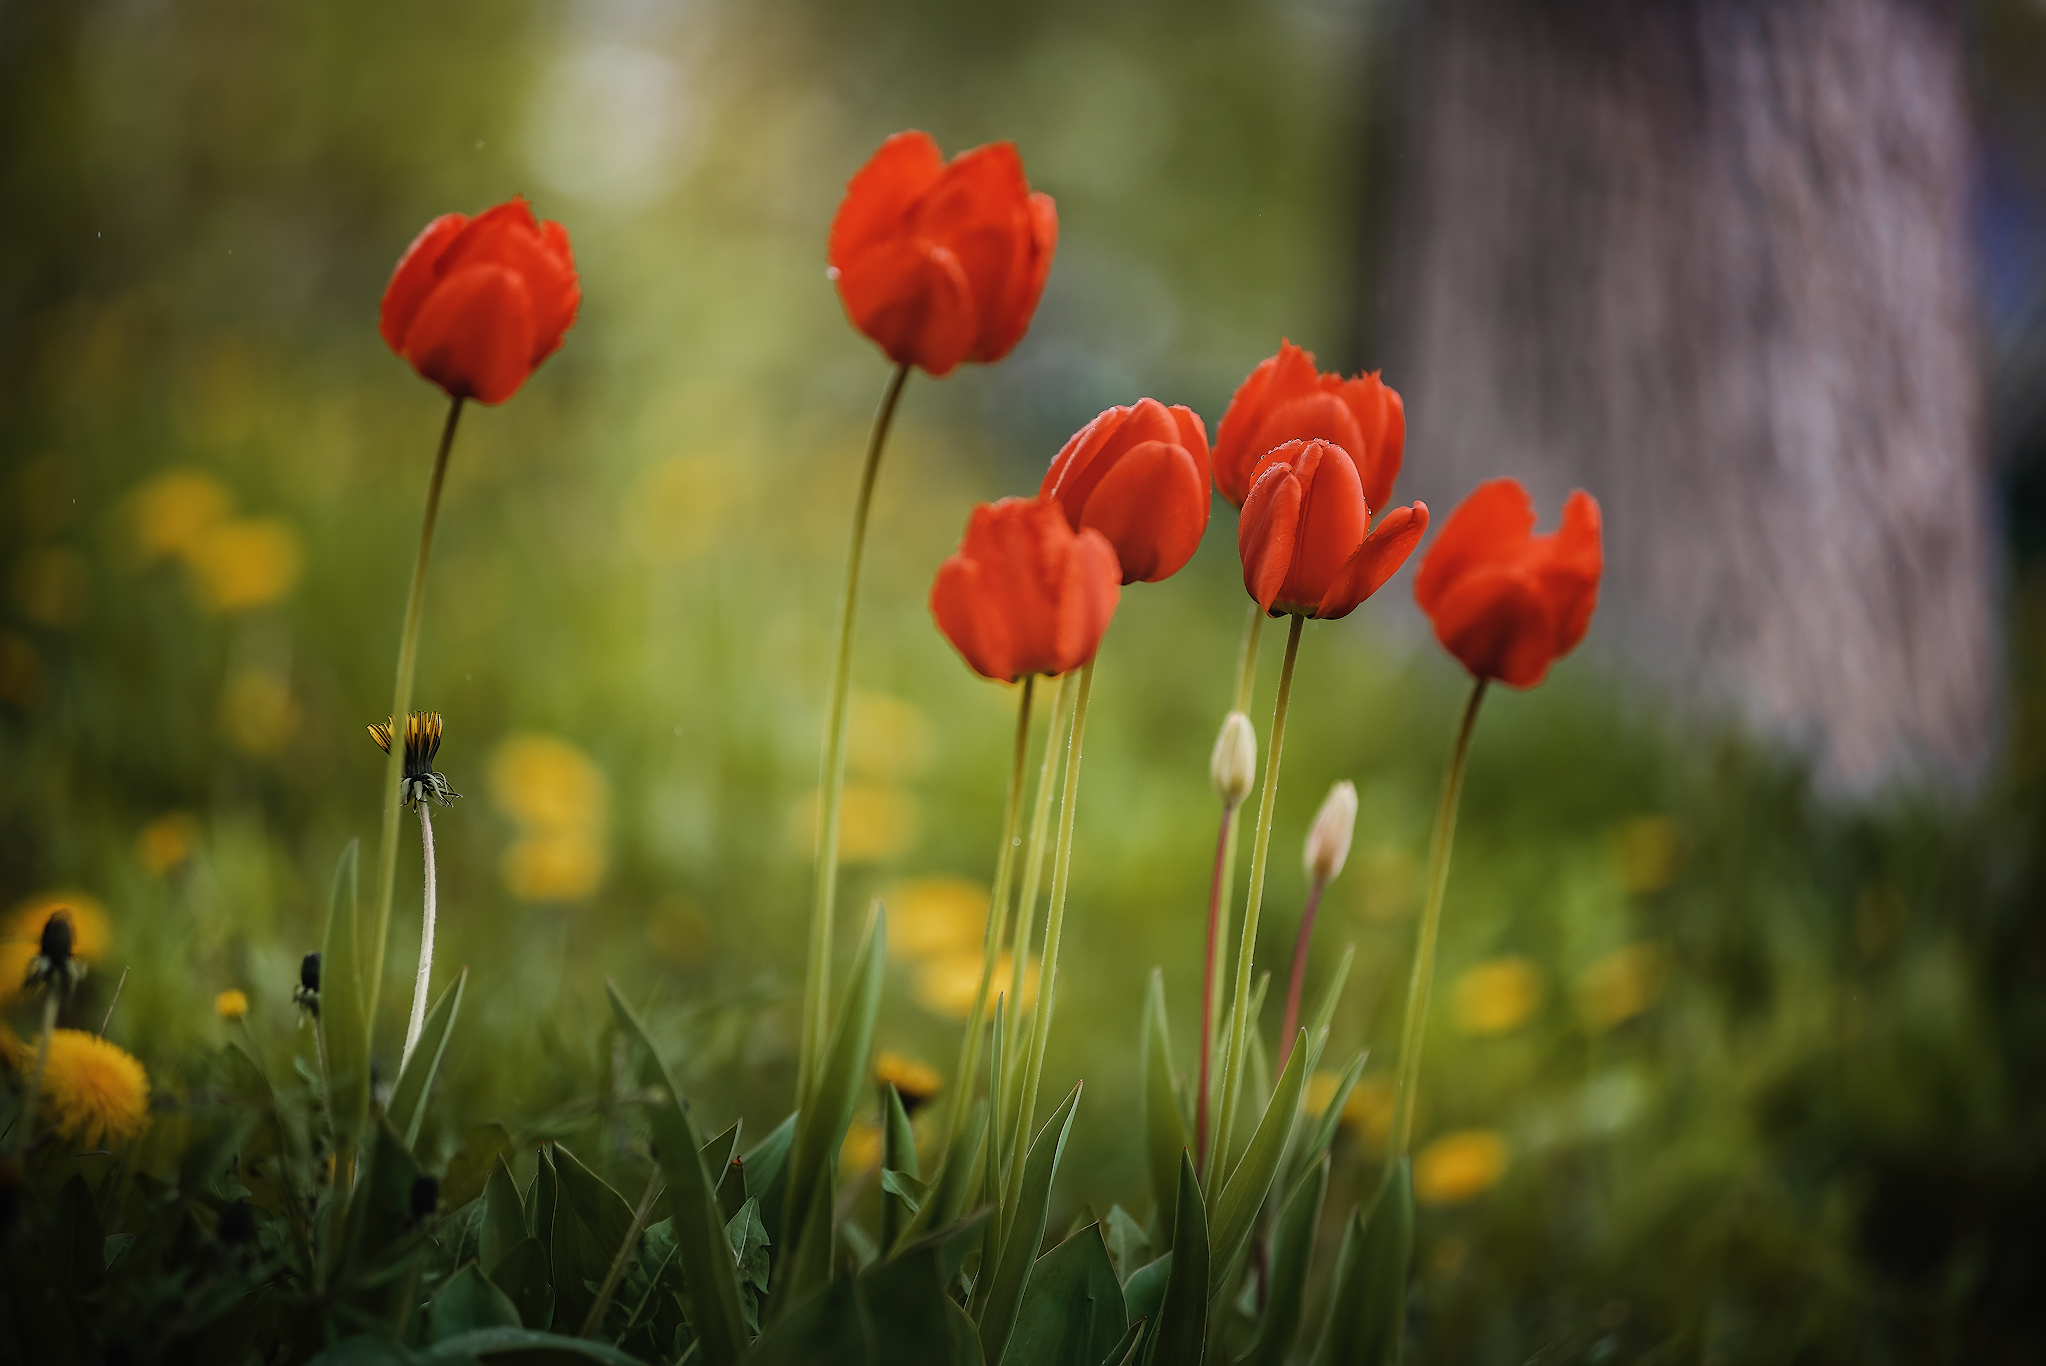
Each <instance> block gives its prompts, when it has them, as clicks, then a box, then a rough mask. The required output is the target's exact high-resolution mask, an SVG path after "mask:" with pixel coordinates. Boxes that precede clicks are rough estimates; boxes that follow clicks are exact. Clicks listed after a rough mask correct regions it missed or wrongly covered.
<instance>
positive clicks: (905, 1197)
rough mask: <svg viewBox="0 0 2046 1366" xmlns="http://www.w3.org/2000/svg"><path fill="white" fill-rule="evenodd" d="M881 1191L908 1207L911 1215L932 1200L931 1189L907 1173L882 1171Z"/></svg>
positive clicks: (884, 1169)
mask: <svg viewBox="0 0 2046 1366" xmlns="http://www.w3.org/2000/svg"><path fill="white" fill-rule="evenodd" d="M881 1189H882V1190H884V1191H886V1192H888V1193H889V1194H890V1195H892V1196H894V1197H895V1198H896V1199H897V1200H899V1201H900V1202H901V1203H902V1204H903V1205H904V1206H906V1207H907V1208H908V1210H909V1212H910V1213H911V1214H914V1213H916V1212H917V1211H918V1210H920V1209H922V1208H923V1206H924V1201H926V1200H928V1199H930V1198H931V1188H930V1187H929V1186H926V1185H925V1184H924V1183H923V1182H921V1181H919V1180H917V1179H916V1178H915V1177H913V1176H911V1175H910V1174H909V1173H907V1172H898V1171H890V1170H889V1169H888V1168H886V1167H883V1168H882V1169H881Z"/></svg>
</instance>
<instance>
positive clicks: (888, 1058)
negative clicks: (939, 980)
mask: <svg viewBox="0 0 2046 1366" xmlns="http://www.w3.org/2000/svg"><path fill="white" fill-rule="evenodd" d="M972 995H973V988H972V987H970V986H969V987H968V988H967V996H968V997H969V998H971V997H972ZM874 1079H875V1080H876V1081H885V1082H888V1083H890V1084H892V1085H893V1086H894V1087H895V1092H896V1094H897V1095H899V1096H901V1097H902V1108H903V1109H904V1110H907V1111H908V1112H909V1113H911V1114H915V1113H916V1110H917V1107H918V1106H920V1105H922V1104H923V1103H924V1102H925V1101H927V1100H929V1099H930V1098H931V1097H932V1096H935V1095H937V1094H938V1092H939V1090H940V1089H941V1088H942V1087H943V1086H944V1084H945V1083H944V1079H943V1078H942V1077H940V1076H939V1075H938V1069H937V1068H935V1067H932V1066H931V1065H930V1064H928V1063H923V1062H918V1061H917V1060H916V1059H914V1058H909V1057H904V1056H903V1055H902V1054H900V1053H897V1052H895V1051H894V1050H892V1049H887V1048H884V1049H882V1050H881V1052H880V1053H879V1054H877V1055H876V1056H875V1058H874Z"/></svg>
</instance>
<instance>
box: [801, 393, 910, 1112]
mask: <svg viewBox="0 0 2046 1366" xmlns="http://www.w3.org/2000/svg"><path fill="white" fill-rule="evenodd" d="M908 379H909V366H908V365H907V364H904V365H900V366H898V367H896V370H895V375H894V377H893V378H892V379H890V380H889V381H888V388H887V391H886V392H885V393H883V394H882V396H881V406H880V408H879V409H878V410H877V411H876V412H875V414H874V427H873V431H872V433H871V434H870V435H869V436H868V438H867V461H866V465H865V466H864V467H863V468H862V470H861V471H860V489H859V494H858V496H857V497H856V498H855V499H854V501H853V521H852V541H851V544H850V545H849V546H848V547H847V548H846V554H845V587H844V592H843V595H842V596H841V598H840V600H839V605H838V650H837V653H836V655H835V656H834V658H833V661H832V665H831V695H830V699H829V701H828V704H827V710H826V713H825V722H824V764H823V774H822V776H821V777H820V778H819V780H818V789H819V792H820V794H821V798H822V803H823V812H822V818H821V820H820V821H819V824H818V829H817V884H816V892H815V897H814V899H813V901H812V905H811V911H810V956H809V964H808V966H807V967H806V968H805V970H804V974H803V1037H802V1047H801V1050H800V1052H799V1055H798V1061H797V1065H796V1104H797V1105H798V1106H799V1107H800V1106H802V1105H804V1104H807V1103H808V1101H809V1097H810V1088H811V1086H812V1084H813V1083H814V1082H815V1080H816V1069H817V1067H818V1061H819V1059H820V1058H821V1057H822V1056H823V1053H824V1049H825V1046H826V1043H827V1040H826V1038H825V1034H826V1032H827V1031H828V1030H829V1028H830V1023H829V1019H830V1012H829V1006H830V1003H831V931H832V920H833V916H834V914H835V912H836V911H837V908H838V815H839V803H840V799H841V797H842V796H843V793H844V788H845V719H846V703H847V700H848V698H849V697H850V695H851V690H852V651H853V624H854V621H855V619H856V618H857V617H858V614H859V604H860V562H861V560H862V559H863V558H864V556H865V554H866V548H867V515H868V512H869V511H870V509H871V508H872V506H873V501H874V480H875V477H876V476H877V475H878V474H879V473H880V470H881V450H882V447H883V446H884V445H886V443H887V440H888V428H889V427H890V425H892V424H893V422H894V420H895V405H896V402H897V400H899V399H900V398H901V397H902V386H903V385H904V383H906V382H907V381H908Z"/></svg>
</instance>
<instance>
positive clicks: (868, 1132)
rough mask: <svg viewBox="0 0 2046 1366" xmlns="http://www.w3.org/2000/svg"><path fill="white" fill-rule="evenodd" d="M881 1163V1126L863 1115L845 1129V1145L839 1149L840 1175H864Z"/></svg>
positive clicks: (842, 1176) (841, 1177)
mask: <svg viewBox="0 0 2046 1366" xmlns="http://www.w3.org/2000/svg"><path fill="white" fill-rule="evenodd" d="M880 1165H881V1126H880V1125H879V1124H876V1123H875V1122H874V1121H873V1119H872V1118H870V1117H868V1116H864V1115H863V1116H861V1117H860V1118H859V1119H856V1120H854V1121H853V1122H852V1127H851V1128H849V1129H847V1130H846V1131H845V1146H843V1147H841V1148H840V1149H839V1150H838V1172H839V1177H840V1179H841V1180H843V1179H845V1178H846V1177H853V1176H864V1175H865V1174H866V1173H868V1172H870V1171H873V1170H874V1169H875V1168H876V1167H878V1166H880Z"/></svg>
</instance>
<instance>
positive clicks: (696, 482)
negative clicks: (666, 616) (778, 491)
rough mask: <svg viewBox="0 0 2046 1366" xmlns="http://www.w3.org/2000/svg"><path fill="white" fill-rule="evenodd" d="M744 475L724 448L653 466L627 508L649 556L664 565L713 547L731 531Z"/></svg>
mask: <svg viewBox="0 0 2046 1366" xmlns="http://www.w3.org/2000/svg"><path fill="white" fill-rule="evenodd" d="M748 473H749V471H748V468H747V466H746V465H744V464H743V463H741V462H739V461H735V460H733V459H732V458H731V457H730V456H728V455H726V454H725V453H724V452H722V451H719V452H716V453H712V454H700V455H678V456H673V457H671V458H669V459H667V460H663V461H661V462H660V463H659V464H657V465H653V466H651V467H650V468H648V470H647V471H646V473H645V474H644V475H642V476H641V477H640V480H639V482H638V484H637V485H636V486H635V487H634V489H633V493H632V500H631V502H630V504H629V505H628V507H627V509H626V512H627V516H628V518H629V519H630V520H631V522H632V523H633V525H634V526H635V528H636V530H637V533H638V534H637V539H638V541H639V543H640V544H641V545H642V546H644V547H645V549H646V552H647V554H648V555H649V556H650V557H651V558H652V559H654V560H657V561H664V562H667V563H680V562H682V561H685V560H690V559H694V558H695V557H696V556H698V555H703V554H707V553H709V552H710V551H712V550H715V549H717V547H718V546H719V544H721V543H722V541H723V539H724V538H725V537H726V536H727V535H729V534H731V531H732V528H733V520H734V519H733V516H732V513H733V512H734V511H735V509H736V508H737V505H738V504H739V502H740V501H741V499H742V497H743V495H744V493H745V491H746V487H747V478H748Z"/></svg>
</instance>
